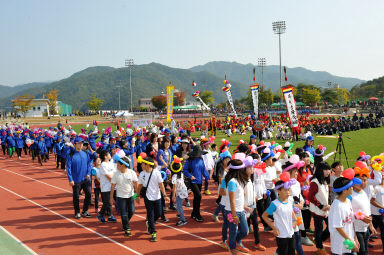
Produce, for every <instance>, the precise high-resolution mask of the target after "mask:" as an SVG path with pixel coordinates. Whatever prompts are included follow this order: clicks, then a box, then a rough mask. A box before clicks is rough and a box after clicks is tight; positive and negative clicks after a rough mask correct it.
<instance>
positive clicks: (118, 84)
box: [116, 80, 121, 111]
mask: <svg viewBox="0 0 384 255" xmlns="http://www.w3.org/2000/svg"><path fill="white" fill-rule="evenodd" d="M116 87H117V88H118V89H119V111H121V107H120V88H121V81H120V80H118V81H116Z"/></svg>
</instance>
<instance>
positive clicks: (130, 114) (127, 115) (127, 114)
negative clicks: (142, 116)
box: [115, 111, 133, 117]
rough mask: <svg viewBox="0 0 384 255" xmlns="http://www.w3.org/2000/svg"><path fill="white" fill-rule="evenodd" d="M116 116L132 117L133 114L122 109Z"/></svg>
mask: <svg viewBox="0 0 384 255" xmlns="http://www.w3.org/2000/svg"><path fill="white" fill-rule="evenodd" d="M115 116H116V117H130V116H133V114H132V113H129V112H128V111H121V112H118V113H116V114H115Z"/></svg>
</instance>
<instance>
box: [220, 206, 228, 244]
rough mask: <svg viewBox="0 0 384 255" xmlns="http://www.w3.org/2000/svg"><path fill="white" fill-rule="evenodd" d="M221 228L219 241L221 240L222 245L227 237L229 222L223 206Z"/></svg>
mask: <svg viewBox="0 0 384 255" xmlns="http://www.w3.org/2000/svg"><path fill="white" fill-rule="evenodd" d="M222 213H223V227H222V228H221V236H222V237H221V239H222V240H223V243H224V242H225V241H226V240H227V235H228V226H229V221H228V218H227V211H226V210H225V209H224V206H223V210H222Z"/></svg>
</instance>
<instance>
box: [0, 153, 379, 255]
mask: <svg viewBox="0 0 384 255" xmlns="http://www.w3.org/2000/svg"><path fill="white" fill-rule="evenodd" d="M210 190H211V192H212V193H213V195H211V196H205V195H204V196H203V200H202V206H201V208H202V210H203V212H202V216H203V217H204V218H205V222H204V223H197V222H195V221H194V220H192V219H190V218H189V217H188V216H189V215H190V213H191V209H190V208H185V210H184V212H185V214H186V216H187V219H188V224H187V225H185V226H183V227H181V228H177V227H175V224H176V221H177V218H176V212H168V213H167V214H166V216H167V217H168V218H169V219H170V222H168V223H165V224H162V223H159V224H157V225H156V228H157V231H158V242H156V243H152V242H150V241H149V237H150V236H149V235H148V234H147V233H146V227H145V223H144V221H145V208H144V205H143V201H142V204H141V205H137V204H136V213H135V215H134V216H133V218H132V220H131V228H132V234H133V235H132V236H131V237H125V236H124V235H123V233H122V231H121V223H120V222H118V223H106V224H100V223H99V222H98V221H97V219H96V217H95V216H96V214H95V213H94V210H93V208H92V209H90V210H89V211H90V213H91V214H92V216H93V217H92V218H89V219H84V218H83V219H80V220H75V219H74V217H73V206H72V193H71V187H70V186H69V184H68V179H67V177H66V175H65V173H64V172H63V171H61V170H58V169H55V165H54V163H53V162H52V161H51V162H47V163H45V164H44V166H42V167H41V166H40V165H37V164H36V163H32V161H31V159H30V157H29V156H23V158H22V159H21V160H18V159H16V158H14V159H8V158H6V157H4V156H1V157H0V196H1V198H2V199H1V201H2V204H3V206H2V207H1V208H0V215H1V216H2V217H1V221H0V225H2V226H3V227H4V228H5V229H7V230H8V231H9V232H11V233H12V234H13V235H14V236H16V237H17V238H18V239H20V240H21V241H22V242H23V243H24V244H26V245H27V246H28V247H30V248H31V249H32V250H33V251H35V252H36V253H38V254H44V255H47V254H103V255H105V254H114V255H118V254H156V255H162V254H183V253H185V252H191V253H193V254H228V252H227V251H225V250H224V249H222V248H220V247H219V246H218V245H217V244H218V243H219V242H220V241H221V224H220V223H214V222H212V220H211V214H210V212H212V211H213V210H214V209H215V202H214V201H215V199H216V194H217V192H216V190H217V186H214V184H211V189H210ZM81 205H82V203H81ZM117 217H118V216H117ZM260 229H262V227H260ZM260 233H261V242H262V244H264V245H265V246H266V247H267V248H268V249H267V251H265V252H260V251H256V250H255V249H254V248H253V234H252V233H251V234H249V235H248V236H247V237H246V238H245V240H244V245H245V246H246V247H248V248H250V249H251V254H253V253H257V254H273V252H274V251H275V249H276V248H275V241H274V237H273V236H272V234H271V233H264V232H263V231H261V232H260ZM373 244H374V248H373V249H371V250H370V254H381V252H380V250H381V243H380V241H378V240H376V241H375V242H374V243H373ZM325 246H326V247H329V243H328V242H327V243H325ZM303 248H304V251H305V253H306V254H315V250H316V249H315V248H314V247H307V246H303ZM327 249H329V248H327Z"/></svg>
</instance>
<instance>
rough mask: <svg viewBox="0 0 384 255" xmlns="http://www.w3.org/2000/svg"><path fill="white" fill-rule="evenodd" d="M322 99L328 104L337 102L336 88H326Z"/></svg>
mask: <svg viewBox="0 0 384 255" xmlns="http://www.w3.org/2000/svg"><path fill="white" fill-rule="evenodd" d="M321 99H322V101H323V102H327V104H332V105H334V104H337V102H338V100H337V93H336V90H335V89H325V90H324V91H323V92H322V93H321Z"/></svg>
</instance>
